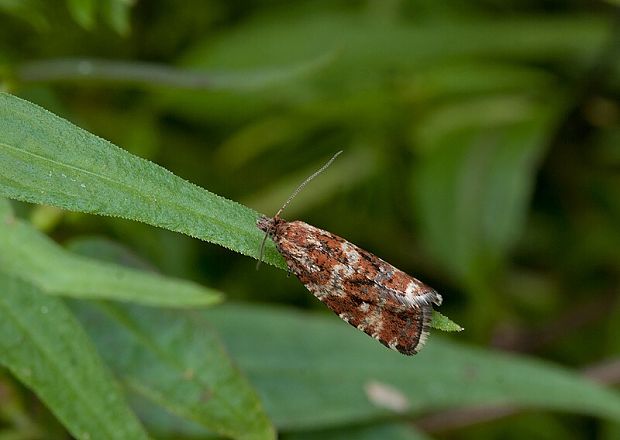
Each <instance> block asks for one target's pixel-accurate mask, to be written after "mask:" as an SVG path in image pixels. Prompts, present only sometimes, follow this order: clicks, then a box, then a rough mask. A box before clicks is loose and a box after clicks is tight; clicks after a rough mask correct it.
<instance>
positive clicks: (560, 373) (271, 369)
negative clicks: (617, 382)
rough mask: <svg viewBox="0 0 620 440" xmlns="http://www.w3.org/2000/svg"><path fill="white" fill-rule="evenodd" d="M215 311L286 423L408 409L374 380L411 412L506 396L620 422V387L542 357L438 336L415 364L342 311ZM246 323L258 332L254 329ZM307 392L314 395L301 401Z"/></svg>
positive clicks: (305, 424)
mask: <svg viewBox="0 0 620 440" xmlns="http://www.w3.org/2000/svg"><path fill="white" fill-rule="evenodd" d="M205 315H206V317H207V319H209V321H210V322H212V323H213V325H214V326H215V327H216V328H217V329H218V330H219V331H220V333H221V335H222V337H223V339H224V341H225V342H226V344H227V346H228V347H229V348H230V350H231V352H232V354H233V355H234V356H235V358H236V359H237V360H238V361H239V363H240V365H241V367H242V368H243V369H244V370H245V371H246V372H247V373H248V375H249V377H250V380H252V383H254V384H255V385H256V387H257V388H258V390H259V392H260V393H261V395H262V396H263V399H264V402H265V406H266V407H267V411H268V412H269V414H271V416H272V417H273V420H274V422H275V423H276V425H277V426H280V427H282V428H283V429H287V430H302V429H304V428H311V427H321V426H323V427H326V426H333V425H346V424H354V422H359V421H363V420H377V419H381V418H382V417H386V416H389V415H394V414H398V413H399V412H400V411H395V410H393V409H391V408H390V406H389V404H388V403H385V402H383V401H382V400H380V399H379V398H375V400H374V401H373V398H372V397H371V395H372V392H371V391H369V385H370V384H372V383H377V384H379V385H383V386H384V387H385V388H388V389H390V388H392V389H394V390H398V391H397V392H398V393H402V396H404V397H405V398H406V402H407V406H406V407H405V409H404V411H405V412H406V413H418V414H419V413H424V412H426V411H429V410H433V409H437V408H442V407H443V408H449V407H453V406H455V405H463V406H468V405H480V404H492V403H500V402H501V403H504V404H518V405H522V406H526V407H529V408H536V407H539V408H549V409H556V410H564V411H574V412H582V413H590V414H596V415H599V416H602V417H607V418H609V419H611V420H620V396H619V395H618V393H616V392H613V391H610V390H606V389H605V388H603V387H601V386H599V385H597V384H594V383H592V382H590V381H588V380H585V379H583V378H581V377H579V376H577V375H575V374H574V373H571V372H569V371H566V370H564V369H562V368H559V367H557V366H553V365H547V364H545V363H543V362H540V361H536V360H533V359H527V358H519V357H517V356H510V355H507V354H502V353H494V352H490V351H488V350H487V351H485V350H480V349H474V348H467V347H465V346H461V345H457V344H454V343H450V342H448V341H444V340H442V339H441V338H439V337H435V335H432V336H431V338H432V341H429V344H428V347H426V348H425V349H424V350H423V351H422V352H420V353H419V355H417V356H416V358H415V362H411V360H410V359H408V358H405V357H402V356H399V355H398V353H394V352H392V351H389V350H387V349H384V350H379V351H377V350H376V348H377V347H376V344H375V343H374V341H372V340H369V338H365V337H364V335H361V334H359V333H358V332H356V331H355V330H353V329H351V328H349V327H348V326H347V325H345V324H342V323H341V322H339V321H338V319H337V318H335V317H334V318H332V319H327V318H322V317H312V316H305V315H299V314H295V313H291V312H290V311H286V310H278V309H272V308H267V307H256V306H237V305H224V306H221V307H217V308H214V309H212V310H210V311H208V312H205ZM238 322H244V323H246V324H247V325H248V327H250V328H253V329H255V330H254V331H253V332H252V335H251V336H249V335H247V332H246V331H245V329H244V328H243V327H239V326H238V325H236V323H238ZM253 337H256V339H253ZM350 364H352V365H354V366H352V365H351V366H349V365H350ZM343 366H344V367H343ZM301 370H303V372H304V373H303V374H300V371H301ZM334 377H337V378H338V380H337V381H334ZM299 396H305V398H304V399H303V400H301V401H300V399H299ZM575 396H579V399H575ZM388 402H389V400H388Z"/></svg>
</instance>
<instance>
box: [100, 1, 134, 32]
mask: <svg viewBox="0 0 620 440" xmlns="http://www.w3.org/2000/svg"><path fill="white" fill-rule="evenodd" d="M133 3H134V1H133V0H101V1H100V5H99V7H100V8H101V13H102V15H103V19H104V20H105V21H106V23H107V24H108V26H110V27H111V28H112V29H114V30H115V31H116V32H117V33H118V34H119V35H123V36H126V35H128V34H129V31H130V29H131V23H130V18H131V17H130V15H131V6H132V5H133Z"/></svg>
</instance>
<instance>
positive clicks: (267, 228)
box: [256, 151, 342, 270]
mask: <svg viewBox="0 0 620 440" xmlns="http://www.w3.org/2000/svg"><path fill="white" fill-rule="evenodd" d="M340 153H342V151H339V152H337V153H336V154H334V155H333V156H332V158H331V159H330V160H329V161H328V162H327V163H326V164H325V165H323V166H322V167H321V168H319V169H318V170H317V171H315V172H314V173H313V174H312V175H311V176H309V177H307V178H306V180H304V181H303V182H302V183H301V185H299V186H298V187H297V189H296V190H295V191H293V194H291V196H290V197H289V198H288V200H287V201H286V202H285V203H284V205H282V207H281V208H280V209H279V210H278V212H276V215H274V216H273V218H269V217H266V216H261V217H260V218H259V219H258V220H257V221H256V226H258V229H260V230H261V231H263V232H264V233H265V237H263V241H262V243H261V245H260V251H259V257H258V262H257V263H256V270H258V268H259V267H260V264H261V262H262V261H263V255H264V252H265V242H266V241H267V236H269V237H271V238H273V237H274V236H275V234H276V232H277V229H278V224H280V223H283V222H284V220H282V219H281V218H280V214H281V213H282V211H284V208H286V207H287V206H288V204H289V203H291V201H292V200H293V199H294V198H295V196H296V195H297V193H298V192H299V191H301V190H302V189H303V187H304V186H306V185H307V184H308V183H309V182H310V181H311V180H312V179H314V178H315V177H316V176H318V175H319V174H321V173H322V172H323V171H325V169H326V168H327V167H328V166H330V165H331V163H332V162H333V161H334V160H335V159H336V158H337V157H338V155H339V154H340Z"/></svg>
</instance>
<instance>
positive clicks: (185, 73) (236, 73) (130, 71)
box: [13, 51, 336, 93]
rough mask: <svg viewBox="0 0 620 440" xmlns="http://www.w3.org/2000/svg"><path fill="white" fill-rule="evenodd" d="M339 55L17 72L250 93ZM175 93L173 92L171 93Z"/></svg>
mask: <svg viewBox="0 0 620 440" xmlns="http://www.w3.org/2000/svg"><path fill="white" fill-rule="evenodd" d="M335 57H336V52H335V51H332V52H329V53H325V54H321V55H320V56H318V57H315V58H312V59H310V60H307V61H302V62H300V63H296V64H292V65H278V66H269V67H263V68H261V69H245V70H222V69H217V70H216V69H209V70H206V69H179V68H176V67H170V66H169V65H164V64H157V63H146V62H138V61H131V62H124V61H116V60H106V59H90V58H62V59H51V60H40V61H27V62H25V63H23V64H21V65H20V66H19V67H17V68H16V69H15V71H14V73H13V74H14V76H15V79H16V80H18V81H21V82H71V83H73V84H74V83H75V82H83V81H88V82H103V83H119V84H124V85H128V84H131V85H136V86H141V87H153V86H159V87H164V88H166V87H168V88H174V89H191V90H193V91H196V90H214V91H224V90H226V91H239V92H248V91H251V90H259V89H262V88H265V87H269V86H275V85H279V84H280V85H281V84H282V83H283V82H286V81H291V80H294V79H297V78H300V77H304V76H307V75H310V74H312V73H314V72H317V71H319V70H321V69H323V68H324V67H325V66H327V65H329V64H330V63H331V62H332V61H333V60H334V59H335ZM171 93H172V92H171Z"/></svg>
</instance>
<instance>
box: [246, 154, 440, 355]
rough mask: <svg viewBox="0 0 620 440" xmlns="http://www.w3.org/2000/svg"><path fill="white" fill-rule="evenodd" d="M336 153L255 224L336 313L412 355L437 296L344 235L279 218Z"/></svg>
mask: <svg viewBox="0 0 620 440" xmlns="http://www.w3.org/2000/svg"><path fill="white" fill-rule="evenodd" d="M340 153H341V151H340V152H338V153H336V154H335V155H334V157H332V158H331V159H330V160H329V162H327V163H326V164H325V165H323V166H322V167H321V168H320V169H319V170H318V171H316V172H315V173H314V174H312V175H311V176H310V177H308V178H307V179H306V180H305V181H304V182H303V183H302V184H301V185H299V187H298V188H297V189H296V190H295V191H294V192H293V194H292V195H291V196H290V197H289V199H288V200H287V201H286V203H285V204H284V205H283V206H282V208H280V210H279V211H278V212H277V213H276V215H275V216H274V217H273V218H268V217H261V218H260V219H259V220H258V222H257V226H258V228H259V229H261V230H262V231H264V232H265V239H266V238H267V236H269V237H271V239H272V240H273V241H274V242H275V244H276V247H277V249H278V251H279V252H280V254H282V256H283V257H284V259H285V260H286V264H287V265H288V268H289V270H290V271H291V272H292V273H294V274H295V275H296V276H297V278H299V280H300V281H301V282H302V283H303V284H304V286H306V288H307V289H308V290H309V291H310V292H312V293H313V294H314V296H316V297H317V298H318V299H319V300H321V301H322V302H324V303H325V304H326V305H327V307H329V308H330V309H331V310H332V311H334V313H336V314H337V315H338V316H340V318H342V319H343V320H344V321H346V322H348V323H349V324H351V325H353V326H355V327H357V328H358V329H360V330H362V331H363V332H364V333H366V334H367V335H370V336H371V337H373V338H375V339H377V340H378V341H379V342H381V343H382V344H383V345H385V346H386V347H389V348H391V349H393V350H398V351H399V352H401V353H403V354H407V355H412V354H415V353H417V352H418V351H420V349H421V348H422V347H423V346H424V343H425V342H426V338H427V337H428V332H429V328H430V325H431V319H432V313H433V307H432V305H433V304H435V305H438V306H439V305H441V301H442V299H441V295H439V294H438V293H437V292H435V290H433V289H431V288H430V287H429V286H427V285H426V284H424V283H422V282H421V281H419V280H417V279H415V278H413V277H411V276H409V275H407V274H406V273H404V272H402V271H401V270H398V269H397V268H395V267H394V266H392V265H391V264H389V263H386V262H385V261H383V260H382V259H381V258H379V257H377V256H375V255H373V254H371V253H370V252H367V251H365V250H363V249H360V248H359V247H357V246H355V245H354V244H353V243H349V242H348V241H346V240H345V239H344V238H341V237H338V236H337V235H334V234H332V233H330V232H327V231H324V230H322V229H319V228H315V227H314V226H311V225H309V224H307V223H304V222H301V221H292V222H287V221H285V220H283V219H282V218H280V214H281V213H282V211H283V210H284V208H285V207H286V206H288V204H289V203H290V202H291V200H292V199H293V198H294V197H295V196H296V195H297V193H298V192H299V191H300V190H301V189H302V188H303V187H304V186H306V184H308V182H310V181H311V180H312V179H314V178H315V177H316V176H317V175H319V174H320V173H322V172H323V171H324V170H325V169H326V168H327V167H328V166H329V165H330V164H331V163H332V162H333V161H334V159H336V157H337V156H338V155H339V154H340ZM264 244H265V240H263V244H262V245H261V258H260V259H259V264H260V261H261V260H262V254H263V249H264Z"/></svg>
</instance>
